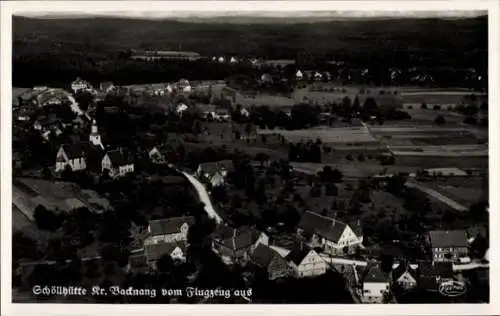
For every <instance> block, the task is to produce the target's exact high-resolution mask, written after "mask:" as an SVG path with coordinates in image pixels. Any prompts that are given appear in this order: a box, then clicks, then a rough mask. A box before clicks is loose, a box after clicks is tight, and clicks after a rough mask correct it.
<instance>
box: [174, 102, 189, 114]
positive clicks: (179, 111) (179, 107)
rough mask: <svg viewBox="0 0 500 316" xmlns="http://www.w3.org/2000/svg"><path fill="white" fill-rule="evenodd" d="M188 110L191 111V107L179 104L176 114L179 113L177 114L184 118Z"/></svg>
mask: <svg viewBox="0 0 500 316" xmlns="http://www.w3.org/2000/svg"><path fill="white" fill-rule="evenodd" d="M187 109H189V107H188V106H187V105H185V104H184V103H179V104H178V105H177V107H176V108H175V112H177V114H179V115H181V116H182V113H184V112H185V111H187Z"/></svg>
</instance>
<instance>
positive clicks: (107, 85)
mask: <svg viewBox="0 0 500 316" xmlns="http://www.w3.org/2000/svg"><path fill="white" fill-rule="evenodd" d="M112 86H113V82H111V81H105V82H101V84H100V85H99V87H100V88H101V90H107V89H108V88H110V87H112Z"/></svg>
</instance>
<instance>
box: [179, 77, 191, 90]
mask: <svg viewBox="0 0 500 316" xmlns="http://www.w3.org/2000/svg"><path fill="white" fill-rule="evenodd" d="M177 90H179V91H181V92H191V90H192V89H191V84H190V83H189V81H188V80H187V79H181V80H179V82H178V83H177Z"/></svg>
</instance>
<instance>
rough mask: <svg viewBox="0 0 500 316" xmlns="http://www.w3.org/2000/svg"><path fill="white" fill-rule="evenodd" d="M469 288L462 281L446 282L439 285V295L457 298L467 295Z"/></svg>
mask: <svg viewBox="0 0 500 316" xmlns="http://www.w3.org/2000/svg"><path fill="white" fill-rule="evenodd" d="M466 290H467V288H466V286H465V283H463V282H460V281H446V282H443V283H441V284H440V285H439V293H441V294H442V295H444V296H448V297H456V296H460V295H463V294H465V292H466Z"/></svg>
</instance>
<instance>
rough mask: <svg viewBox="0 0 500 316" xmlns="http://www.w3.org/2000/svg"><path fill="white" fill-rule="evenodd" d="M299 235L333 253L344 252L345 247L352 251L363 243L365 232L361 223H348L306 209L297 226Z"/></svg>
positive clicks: (312, 244) (314, 245)
mask: <svg viewBox="0 0 500 316" xmlns="http://www.w3.org/2000/svg"><path fill="white" fill-rule="evenodd" d="M297 233H298V234H299V235H305V236H307V237H309V238H308V239H309V240H308V243H309V245H310V246H311V247H322V248H324V251H325V252H326V253H329V254H333V255H341V254H343V253H344V247H347V248H348V250H350V251H352V250H353V249H354V247H356V246H359V245H361V244H362V243H363V233H362V230H361V227H360V225H359V223H357V224H356V225H348V224H346V223H344V222H341V221H338V220H335V219H333V218H330V217H326V216H322V215H319V214H317V213H314V212H311V211H306V212H304V214H303V215H302V217H301V219H300V222H299V224H298V227H297Z"/></svg>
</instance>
